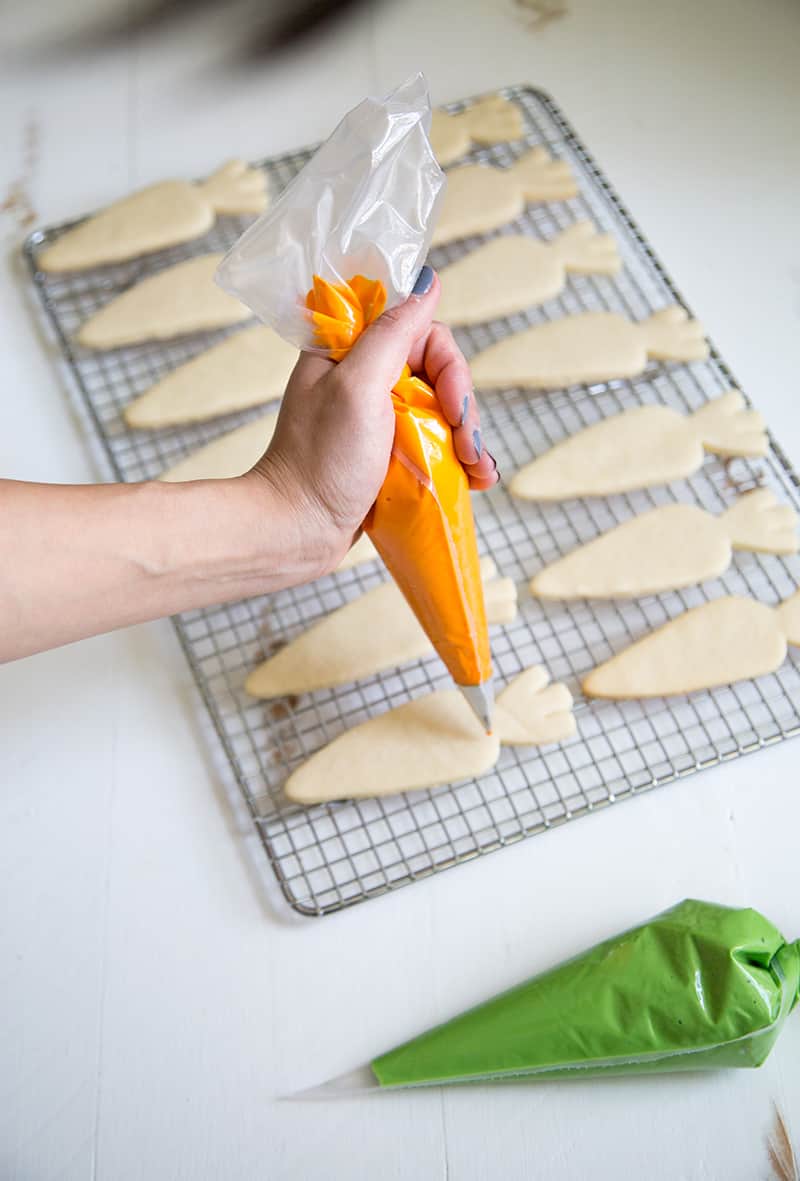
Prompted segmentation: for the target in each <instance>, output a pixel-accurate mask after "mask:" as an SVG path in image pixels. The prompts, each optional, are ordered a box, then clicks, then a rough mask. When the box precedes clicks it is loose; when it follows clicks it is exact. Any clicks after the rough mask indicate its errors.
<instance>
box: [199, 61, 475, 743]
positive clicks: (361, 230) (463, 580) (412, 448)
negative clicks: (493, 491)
mask: <svg viewBox="0 0 800 1181" xmlns="http://www.w3.org/2000/svg"><path fill="white" fill-rule="evenodd" d="M430 119H431V108H430V99H429V97H428V90H427V86H426V83H425V80H424V78H423V77H422V75H421V74H418V75H416V76H415V77H412V78H410V79H409V80H408V81H407V82H405V83H403V85H402V86H400V87H398V88H397V90H395V91H393V92H392V93H391V94H390V95H388V96H387V97H386V98H385V99H383V100H375V99H366V100H365V101H364V102H362V103H360V104H359V105H358V106H357V107H355V109H354V110H352V111H351V112H350V113H349V114H348V115H346V116H345V118H344V119H343V120H342V122H341V123H340V124H339V126H338V127H337V128H336V130H335V131H334V132H333V134H332V135H331V137H330V138H329V139H328V140H326V142H325V143H324V144H323V145H322V146H321V147H320V148H319V149H318V150H317V152H316V154H315V155H314V156H313V157H312V159H311V160H310V161H309V162H308V164H306V166H305V167H304V168H303V169H302V171H301V172H299V173H298V175H297V176H296V177H295V178H294V180H293V181H292V182H291V183H290V184H289V185H288V187H287V188H286V189H285V190H284V191H283V193H282V194H281V196H280V197H279V198H278V200H277V201H276V202H275V203H274V205H273V206H272V208H271V209H270V210H269V211H268V212H267V213H265V214H264V215H263V216H262V217H261V218H259V220H258V221H256V222H255V223H254V224H253V225H252V226H251V227H250V229H248V230H247V231H246V232H245V233H244V234H243V235H242V237H241V238H240V239H239V240H238V242H236V244H235V245H234V246H233V247H232V249H231V250H230V251H229V252H228V254H227V255H226V256H225V258H224V259H223V260H222V262H221V263H220V266H219V268H218V270H217V275H216V279H217V282H218V283H219V284H220V286H222V287H223V288H224V289H225V290H226V291H228V292H229V293H230V294H231V295H234V296H236V298H237V299H240V300H242V301H243V302H244V303H246V304H247V305H248V306H249V307H251V308H252V309H253V311H254V312H255V313H256V315H257V316H259V317H260V319H262V320H263V321H264V322H265V323H267V324H270V325H271V326H272V327H273V328H274V329H275V330H276V332H278V333H279V334H280V335H281V336H283V337H284V338H285V339H286V340H288V341H291V342H292V343H294V344H296V345H297V346H298V347H299V348H301V349H305V350H308V351H312V352H317V353H321V354H323V355H325V356H328V357H331V358H332V359H333V360H334V361H339V360H341V359H342V357H344V356H345V355H346V354H347V351H348V349H349V348H350V347H351V345H352V344H354V343H355V341H356V340H357V339H358V337H359V336H360V334H361V332H363V330H364V329H365V328H366V327H367V326H368V325H369V324H370V323H371V322H372V321H373V320H374V319H376V318H377V317H378V316H379V315H380V314H381V312H383V311H384V309H386V308H390V307H393V306H395V305H396V304H399V303H402V302H403V301H404V300H405V299H407V298H408V296H409V294H410V292H411V289H412V287H413V285H414V282H415V280H416V277H417V275H418V273H419V271H420V269H421V267H422V264H423V263H424V261H425V257H426V255H427V251H428V245H429V243H430V237H431V234H432V232H433V226H434V223H435V215H436V210H437V206H438V202H439V199H440V197H441V196H442V194H443V191H444V183H445V182H444V173H443V172H442V171H441V169H440V168H439V165H438V164H437V162H436V159H435V157H434V154H433V150H432V148H431V145H430V142H429V140H428V130H429V128H430ZM391 398H392V403H393V407H394V411H395V437H394V446H393V449H392V455H391V459H390V461H389V469H388V472H387V475H386V479H385V481H384V483H383V486H382V488H381V490H380V492H379V493H378V497H377V500H376V502H375V504H374V505H373V507H372V509H371V510H370V512H369V514H368V516H367V518H366V520H365V522H364V529H365V531H366V532H367V534H368V535H369V537H370V538H371V540H372V542H373V544H374V546H375V548H376V550H377V551H378V553H379V554H380V556H381V557H382V558H383V561H384V562H385V564H386V566H387V568H388V570H389V572H390V574H391V575H392V576H393V578H394V579H395V581H396V582H397V584H398V586H399V588H400V590H401V591H402V592H403V594H404V596H405V598H406V599H407V601H408V603H409V606H410V607H411V608H412V610H413V611H414V613H415V615H416V616H417V618H418V620H419V622H420V624H421V625H422V627H423V629H424V630H425V633H426V634H427V636H428V638H429V639H430V641H431V643H432V644H433V647H434V648H435V649H436V651H437V653H438V654H439V656H440V657H441V658H442V660H443V661H444V663H445V665H446V667H447V669H448V671H449V672H450V674H451V676H452V677H453V679H454V681H455V682H456V684H457V685H458V686H459V687H460V688H461V690H462V692H463V693H464V696H465V697H466V699H467V701H468V703H469V704H470V706H471V707H472V709H473V710H474V712H475V714H476V716H477V717H478V718H479V720H480V722H481V724H482V725H483V726H484V728H485V729H486V730H487V731H490V730H491V709H492V702H493V695H492V667H491V654H490V650H489V633H488V628H487V624H486V612H485V607H484V601H483V586H482V583H481V578H480V570H479V564H478V547H477V540H476V536H475V525H474V521H473V517H472V506H471V503H470V496H469V487H468V481H467V476H466V473H465V472H464V470H463V468H462V466H461V464H460V463H459V461H458V458H457V456H456V453H455V448H454V444H453V436H452V430H451V428H450V425H449V423H448V422H447V420H446V418H445V417H444V415H443V414H442V412H441V410H440V408H439V404H438V401H437V399H436V396H435V394H434V392H433V390H432V389H431V388H430V386H428V385H427V384H426V383H425V382H424V381H422V380H421V379H420V378H418V377H414V376H412V374H411V372H410V370H409V368H408V366H405V368H404V370H403V372H402V374H401V375H400V376H399V378H398V381H397V382H396V384H395V386H394V387H393V389H392V392H391Z"/></svg>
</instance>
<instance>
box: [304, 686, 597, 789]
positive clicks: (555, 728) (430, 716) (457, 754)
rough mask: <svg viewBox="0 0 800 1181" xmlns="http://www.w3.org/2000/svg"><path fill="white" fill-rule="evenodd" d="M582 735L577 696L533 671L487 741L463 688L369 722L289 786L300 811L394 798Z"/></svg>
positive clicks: (499, 708)
mask: <svg viewBox="0 0 800 1181" xmlns="http://www.w3.org/2000/svg"><path fill="white" fill-rule="evenodd" d="M574 733H575V719H574V717H573V714H572V697H571V696H570V693H569V690H568V689H567V688H566V686H565V685H560V684H556V685H549V684H548V676H547V673H546V672H545V670H544V669H543V668H541V667H539V666H534V667H532V668H528V669H526V670H525V672H522V673H520V675H519V676H518V677H517V678H516V679H515V680H513V681H512V682H511V684H510V685H508V687H507V688H505V689H504V690H503V691H502V692H501V693H500V694H499V695H498V698H497V702H496V705H495V713H494V730H493V732H492V733H491V734H485V733H484V731H483V727H482V726H481V725H480V723H479V722H478V721H477V719H476V717H475V715H474V714H473V712H472V710H471V709H470V707H469V706H468V705H467V703H466V701H465V700H464V697H463V696H462V694H461V693H460V692H459V690H458V689H444V690H440V691H439V692H436V693H429V694H428V695H427V696H425V697H420V698H418V699H417V700H415V701H410V702H407V703H406V704H405V705H400V706H398V707H397V708H396V709H392V710H389V711H388V712H387V713H384V714H381V715H380V716H379V717H376V718H370V719H369V721H366V722H362V723H361V725H358V726H354V727H353V728H352V729H351V730H347V731H345V733H344V734H341V735H340V736H339V737H338V738H335V739H334V740H333V742H331V743H330V744H329V745H328V746H325V747H323V748H322V749H321V750H319V751H317V752H316V754H313V755H312V756H311V758H310V759H308V761H307V762H305V763H303V765H302V766H301V767H298V769H297V770H296V771H294V772H293V773H292V774H291V775H290V776H289V778H288V780H287V781H286V785H285V789H284V790H285V793H286V795H287V796H288V798H289V799H290V800H293V801H294V802H295V803H298V804H316V803H321V802H323V801H325V800H339V799H357V798H361V797H369V796H386V795H395V794H397V793H398V792H403V791H417V790H420V789H421V788H427V787H438V786H439V785H440V784H443V783H451V782H453V781H454V780H458V779H472V778H474V777H475V776H478V775H482V774H484V773H485V772H486V771H489V770H490V769H491V768H492V767H493V766H494V765H495V763H496V762H497V759H498V757H499V755H500V746H501V744H506V745H509V746H544V745H546V744H549V743H554V742H562V741H564V740H565V739H567V738H569V737H570V736H571V735H572V734H574Z"/></svg>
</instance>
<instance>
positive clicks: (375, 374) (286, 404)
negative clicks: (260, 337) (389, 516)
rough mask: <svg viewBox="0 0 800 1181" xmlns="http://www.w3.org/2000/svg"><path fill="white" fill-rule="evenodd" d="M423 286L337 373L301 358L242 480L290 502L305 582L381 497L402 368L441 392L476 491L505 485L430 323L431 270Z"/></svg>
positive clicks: (339, 552) (452, 351) (459, 360)
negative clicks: (272, 426) (267, 438)
mask: <svg viewBox="0 0 800 1181" xmlns="http://www.w3.org/2000/svg"><path fill="white" fill-rule="evenodd" d="M426 282H427V283H428V286H427V289H424V288H425V283H426ZM420 287H422V288H423V291H422V293H420V294H416V295H411V296H410V297H409V299H408V300H407V301H406V302H405V303H404V304H401V305H400V306H398V307H396V308H392V309H391V310H390V311H388V312H384V314H383V315H382V316H381V317H380V318H379V319H378V320H376V321H375V323H374V324H372V325H371V326H370V327H369V328H368V329H367V330H366V331H365V332H364V333H363V335H362V336H361V337H360V338H359V340H358V341H357V342H356V344H355V345H354V346H353V348H352V349H351V350H350V352H349V354H348V355H347V356H346V357H345V358H344V360H343V361H340V362H339V363H338V364H336V363H334V362H333V361H329V360H327V359H326V358H324V357H319V356H317V355H315V354H313V353H304V354H303V355H302V356H301V357H300V359H299V361H298V362H297V365H296V366H295V369H294V372H293V373H292V376H291V378H290V380H289V384H288V386H287V389H286V393H285V395H284V398H283V403H282V406H281V411H280V416H279V418H278V425H277V428H276V430H275V434H274V436H273V439H272V442H271V444H270V447H269V450H268V451H267V452H266V454H265V455H264V456H263V457H262V459H261V460H260V461H259V463H258V464H256V466H255V468H254V469H253V471H252V472H250V473H249V474H248V476H246V477H244V478H245V479H246V480H249V481H253V482H255V481H259V480H262V479H264V480H266V481H268V483H269V484H270V485H271V487H272V490H273V491H274V492H275V493H276V494H277V495H278V496H279V497H280V499H281V500H282V501H283V502H284V504H285V506H286V510H287V512H288V513H289V514H290V515H291V517H292V519H293V521H294V532H295V535H296V539H297V545H298V549H299V552H300V558H301V568H303V569H304V570H307V573H308V577H309V578H313V577H316V576H317V575H319V574H322V573H326V572H328V571H330V570H332V569H334V568H335V567H336V566H337V565H338V564H339V562H340V561H341V559H342V558H343V557H344V555H345V554H346V552H347V550H348V549H349V548H350V546H351V545H352V543H353V541H354V539H355V538H356V536H357V535H358V533H359V531H360V529H361V525H362V522H363V520H364V518H365V517H366V515H367V513H368V512H369V510H370V508H371V507H372V505H373V503H374V501H375V498H376V496H377V495H378V491H379V489H380V487H381V484H382V483H383V480H384V478H385V476H386V471H387V468H388V466H389V457H390V454H391V449H392V442H393V439H394V411H393V409H392V403H391V399H390V398H389V392H390V390H391V388H392V386H393V385H394V384H395V382H396V381H397V379H398V377H399V376H400V373H401V370H402V368H403V365H404V364H405V363H406V361H408V363H409V365H410V366H411V369H412V372H414V373H416V374H418V375H419V376H420V377H422V378H424V379H425V380H426V381H427V382H428V383H429V384H430V385H431V386H432V387H433V388H434V390H435V391H436V395H437V398H438V399H439V403H440V405H441V408H442V411H443V413H444V415H445V417H446V418H447V420H448V422H449V423H450V424H451V426H452V427H453V428H454V431H453V434H454V440H455V447H456V453H457V455H458V457H459V459H460V460H461V462H462V463H463V464H464V467H465V470H466V472H467V474H468V476H469V481H470V487H472V488H474V489H478V490H482V489H486V488H491V487H493V486H494V484H496V483H497V481H498V479H499V476H498V474H497V465H496V463H495V461H494V459H493V457H492V456H491V455H490V454H489V452H488V451H487V450H486V449H485V448H484V447H483V443H482V439H481V434H480V416H479V413H478V407H477V405H476V402H475V395H474V393H473V390H472V379H471V377H470V372H469V367H468V365H467V363H466V361H465V360H464V357H463V355H462V354H461V352H460V350H459V348H458V346H457V345H456V343H455V341H454V339H453V336H452V333H451V332H450V330H449V329H448V328H446V327H445V326H444V325H443V324H438V323H435V322H434V321H433V313H434V311H435V308H436V304H437V303H438V300H439V295H440V293H441V289H440V286H439V280H438V277H437V276H436V275H435V274H434V273H433V272H432V271H431V270H430V268H423V272H422V273H421V275H420V279H419V280H418V282H417V289H418V290H419V288H420Z"/></svg>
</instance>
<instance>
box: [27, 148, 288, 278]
mask: <svg viewBox="0 0 800 1181" xmlns="http://www.w3.org/2000/svg"><path fill="white" fill-rule="evenodd" d="M266 207H267V191H266V176H265V175H264V173H263V172H262V171H261V170H260V169H258V168H249V167H248V166H247V165H246V164H245V163H244V162H243V161H242V160H229V161H228V163H227V164H223V166H222V167H221V168H219V169H218V170H217V171H216V172H214V173H212V174H211V176H210V177H209V178H208V180H206V181H203V182H201V183H200V184H191V183H190V182H189V181H185V180H165V181H161V182H159V183H158V184H154V185H149V186H148V187H147V188H145V189H140V190H139V192H137V193H132V194H131V195H130V196H128V197H123V198H122V199H121V200H119V201H115V202H114V204H113V205H109V206H108V207H107V208H105V209H102V210H101V211H100V212H99V213H95V214H93V215H92V216H91V217H88V218H86V219H85V220H84V221H82V222H80V224H79V225H77V226H75V227H73V229H71V230H65V231H64V233H63V234H60V235H59V237H58V238H57V239H56V240H55V242H53V243H52V244H51V245H50V246H46V247H45V248H44V250H42V251H41V252H40V253H39V255H38V257H37V265H38V266H39V268H40V270H43V271H50V272H60V271H82V270H87V269H88V268H90V267H97V266H102V265H104V264H106V263H113V262H123V261H125V260H126V259H129V258H137V257H138V256H139V255H141V254H152V253H153V252H154V251H156V250H163V249H165V248H166V247H168V246H177V245H179V244H180V243H181V242H190V241H191V240H192V239H193V238H199V237H200V236H201V235H202V234H205V233H207V232H208V230H210V229H211V227H212V225H213V224H214V221H215V219H216V217H217V214H219V213H261V212H262V211H263V210H264V209H266Z"/></svg>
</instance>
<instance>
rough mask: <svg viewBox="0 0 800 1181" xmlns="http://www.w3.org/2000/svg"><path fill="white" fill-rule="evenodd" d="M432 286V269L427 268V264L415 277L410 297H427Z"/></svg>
mask: <svg viewBox="0 0 800 1181" xmlns="http://www.w3.org/2000/svg"><path fill="white" fill-rule="evenodd" d="M432 286H433V267H429V266H428V264H427V263H425V266H424V267H423V268H422V270H421V271H420V273H419V274H418V275H417V281H416V283H415V284H414V286H413V287H412V288H411V294H412V295H418V296H419V295H427V294H428V292H429V291H430V289H431V287H432Z"/></svg>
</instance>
